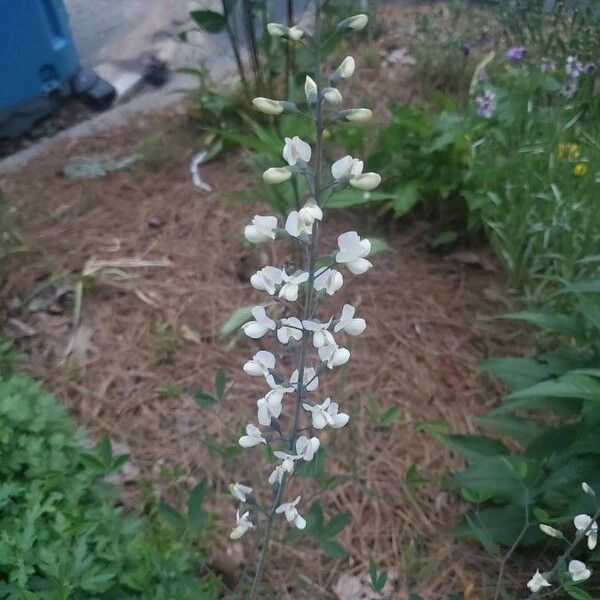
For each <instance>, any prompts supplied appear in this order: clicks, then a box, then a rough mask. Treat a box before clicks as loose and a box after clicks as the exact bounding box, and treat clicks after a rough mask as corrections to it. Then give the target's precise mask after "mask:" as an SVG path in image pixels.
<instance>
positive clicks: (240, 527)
mask: <svg viewBox="0 0 600 600" xmlns="http://www.w3.org/2000/svg"><path fill="white" fill-rule="evenodd" d="M235 521H236V526H235V529H234V530H233V531H232V532H231V533H230V534H229V537H230V538H231V539H232V540H238V539H240V538H241V537H242V536H243V535H244V534H245V533H246V531H248V529H252V528H253V527H254V525H253V524H252V521H250V513H249V512H248V511H246V512H245V513H244V514H243V515H242V516H241V517H240V511H239V510H238V511H237V513H236V515H235Z"/></svg>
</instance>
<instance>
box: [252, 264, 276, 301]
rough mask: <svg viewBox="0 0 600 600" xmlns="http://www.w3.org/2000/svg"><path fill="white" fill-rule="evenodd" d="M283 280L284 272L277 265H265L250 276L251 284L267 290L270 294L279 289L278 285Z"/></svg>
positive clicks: (258, 288) (255, 287)
mask: <svg viewBox="0 0 600 600" xmlns="http://www.w3.org/2000/svg"><path fill="white" fill-rule="evenodd" d="M282 282H283V274H282V272H281V269H278V268H277V267H270V266H267V267H263V268H262V269H261V270H260V271H257V272H256V273H254V275H252V277H250V285H251V286H252V287H253V288H254V289H256V290H262V291H264V292H267V294H269V296H273V295H274V294H275V292H276V291H277V286H278V285H281V284H282Z"/></svg>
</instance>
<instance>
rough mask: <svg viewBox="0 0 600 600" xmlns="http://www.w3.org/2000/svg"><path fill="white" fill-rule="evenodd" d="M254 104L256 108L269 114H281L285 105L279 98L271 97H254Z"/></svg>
mask: <svg viewBox="0 0 600 600" xmlns="http://www.w3.org/2000/svg"><path fill="white" fill-rule="evenodd" d="M252 104H253V105H254V108H255V109H256V110H259V111H260V112H262V113H265V114H267V115H280V114H281V113H282V112H283V106H282V104H281V102H279V100H271V99H270V98H254V100H252Z"/></svg>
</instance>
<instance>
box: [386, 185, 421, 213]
mask: <svg viewBox="0 0 600 600" xmlns="http://www.w3.org/2000/svg"><path fill="white" fill-rule="evenodd" d="M418 200H419V188H418V187H417V184H416V183H406V184H404V185H402V186H400V187H397V188H396V189H395V190H394V198H393V200H392V204H393V206H394V212H395V214H396V216H397V217H402V216H404V215H405V214H406V213H408V212H410V210H411V209H412V207H413V206H414V205H415V204H416V203H417V201H418Z"/></svg>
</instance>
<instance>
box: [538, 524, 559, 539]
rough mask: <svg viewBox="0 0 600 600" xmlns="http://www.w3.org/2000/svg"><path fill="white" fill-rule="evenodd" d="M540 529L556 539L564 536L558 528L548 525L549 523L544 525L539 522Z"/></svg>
mask: <svg viewBox="0 0 600 600" xmlns="http://www.w3.org/2000/svg"><path fill="white" fill-rule="evenodd" d="M540 529H541V530H542V532H543V533H545V534H546V535H549V536H550V537H553V538H557V539H561V538H563V537H564V536H563V534H562V532H561V531H559V530H558V529H554V527H550V525H545V524H544V523H540Z"/></svg>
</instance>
